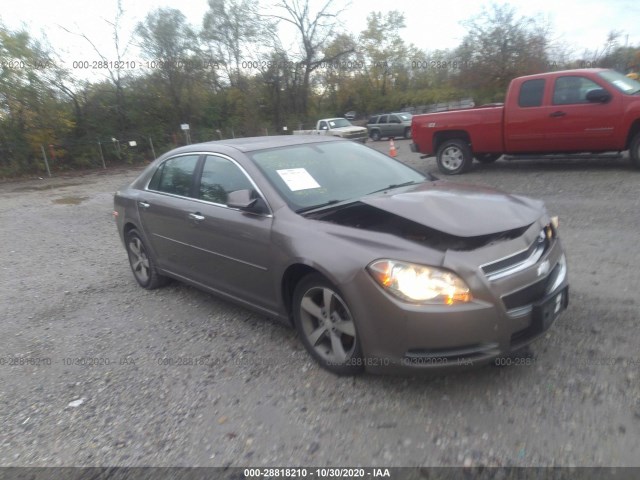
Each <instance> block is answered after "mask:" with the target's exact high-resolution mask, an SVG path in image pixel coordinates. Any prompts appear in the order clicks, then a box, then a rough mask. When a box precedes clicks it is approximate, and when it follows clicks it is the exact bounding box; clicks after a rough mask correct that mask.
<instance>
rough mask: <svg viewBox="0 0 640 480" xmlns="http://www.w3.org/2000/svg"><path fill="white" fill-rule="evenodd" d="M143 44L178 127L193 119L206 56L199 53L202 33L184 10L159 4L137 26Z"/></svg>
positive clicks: (157, 86)
mask: <svg viewBox="0 0 640 480" xmlns="http://www.w3.org/2000/svg"><path fill="white" fill-rule="evenodd" d="M136 36H137V37H138V39H139V40H140V48H141V50H142V52H143V55H144V57H145V58H147V59H148V60H149V61H150V65H152V66H153V67H155V68H154V69H153V72H152V73H151V76H150V77H151V78H155V79H156V80H157V82H150V83H151V86H152V88H153V89H154V90H156V91H158V93H159V95H158V97H159V99H161V98H165V99H166V100H168V104H166V107H167V108H166V113H167V114H168V116H169V118H166V120H168V122H169V123H170V124H172V126H174V128H176V127H177V125H179V124H180V123H184V122H187V121H189V118H190V117H191V114H192V112H193V108H194V105H195V104H194V102H193V100H194V98H193V94H194V92H195V90H196V89H197V84H198V83H199V82H200V80H201V78H200V74H201V72H202V71H203V68H204V66H205V65H204V63H203V59H202V58H200V57H198V53H199V48H198V41H197V40H198V37H197V35H196V33H195V32H194V31H193V29H192V28H191V27H190V26H189V25H188V23H187V20H186V17H185V16H184V14H183V13H182V12H180V11H179V10H176V9H173V8H158V9H156V10H155V11H153V12H151V13H149V14H148V15H147V16H146V18H145V20H144V22H141V23H139V24H138V26H137V27H136Z"/></svg>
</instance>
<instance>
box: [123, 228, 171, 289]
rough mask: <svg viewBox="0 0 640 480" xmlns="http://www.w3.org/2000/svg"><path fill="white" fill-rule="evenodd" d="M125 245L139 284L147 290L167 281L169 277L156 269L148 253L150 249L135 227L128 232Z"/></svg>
mask: <svg viewBox="0 0 640 480" xmlns="http://www.w3.org/2000/svg"><path fill="white" fill-rule="evenodd" d="M125 245H126V248H127V254H128V256H129V265H130V266H131V272H133V276H134V278H135V279H136V281H137V282H138V285H140V286H141V287H142V288H145V289H147V290H153V289H154V288H158V287H161V286H162V285H165V284H166V283H167V281H168V279H167V277H164V276H162V275H160V274H159V273H158V271H157V270H156V265H155V263H154V261H153V259H152V258H151V256H150V255H149V253H148V252H149V249H148V248H147V246H146V244H145V243H144V240H142V237H141V236H140V233H139V232H138V231H137V230H136V229H135V228H134V229H131V230H129V232H128V233H127V237H126V242H125Z"/></svg>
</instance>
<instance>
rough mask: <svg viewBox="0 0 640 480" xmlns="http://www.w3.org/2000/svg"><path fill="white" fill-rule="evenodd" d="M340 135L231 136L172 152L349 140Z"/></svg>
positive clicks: (275, 146)
mask: <svg viewBox="0 0 640 480" xmlns="http://www.w3.org/2000/svg"><path fill="white" fill-rule="evenodd" d="M348 141H349V140H345V139H342V138H339V137H332V136H320V135H271V136H264V137H245V138H230V139H227V140H216V141H212V142H203V143H194V144H192V145H187V146H184V147H180V148H179V149H176V150H174V151H173V152H172V153H188V152H196V151H198V152H199V151H203V150H205V151H206V150H209V149H211V148H212V147H231V148H235V149H236V150H239V151H241V152H252V151H256V150H266V149H268V148H278V147H289V146H292V145H306V144H310V143H327V142H348Z"/></svg>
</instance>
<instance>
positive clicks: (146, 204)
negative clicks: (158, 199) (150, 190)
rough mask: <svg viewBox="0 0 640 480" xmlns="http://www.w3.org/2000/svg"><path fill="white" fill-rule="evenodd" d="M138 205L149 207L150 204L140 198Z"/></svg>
mask: <svg viewBox="0 0 640 480" xmlns="http://www.w3.org/2000/svg"><path fill="white" fill-rule="evenodd" d="M138 206H139V207H142V208H149V207H150V206H151V204H150V203H147V202H145V201H144V200H141V201H139V202H138Z"/></svg>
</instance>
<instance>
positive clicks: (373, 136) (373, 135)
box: [370, 130, 380, 142]
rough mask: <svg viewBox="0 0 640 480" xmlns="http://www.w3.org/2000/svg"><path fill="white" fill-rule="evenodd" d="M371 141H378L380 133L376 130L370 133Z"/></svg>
mask: <svg viewBox="0 0 640 480" xmlns="http://www.w3.org/2000/svg"><path fill="white" fill-rule="evenodd" d="M370 137H371V140H373V141H374V142H377V141H378V140H380V132H379V131H378V130H374V131H373V132H371V135H370Z"/></svg>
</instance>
